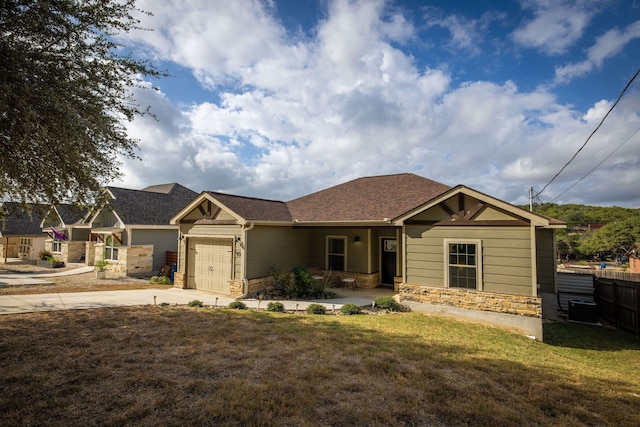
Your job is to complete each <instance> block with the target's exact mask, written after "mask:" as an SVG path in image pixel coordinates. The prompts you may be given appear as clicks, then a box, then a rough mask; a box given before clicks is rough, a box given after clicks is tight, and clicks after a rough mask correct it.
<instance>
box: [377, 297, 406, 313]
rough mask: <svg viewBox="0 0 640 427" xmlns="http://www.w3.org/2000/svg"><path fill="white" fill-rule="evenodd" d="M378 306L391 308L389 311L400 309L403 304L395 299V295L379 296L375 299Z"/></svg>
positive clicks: (386, 308)
mask: <svg viewBox="0 0 640 427" xmlns="http://www.w3.org/2000/svg"><path fill="white" fill-rule="evenodd" d="M375 303H376V307H378V308H379V309H381V310H389V311H400V310H401V308H402V307H401V305H400V303H399V302H398V301H396V300H394V299H393V297H379V298H376V300H375Z"/></svg>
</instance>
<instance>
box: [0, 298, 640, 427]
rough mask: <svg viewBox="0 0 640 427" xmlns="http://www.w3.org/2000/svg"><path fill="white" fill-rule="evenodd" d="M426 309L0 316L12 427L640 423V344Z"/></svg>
mask: <svg viewBox="0 0 640 427" xmlns="http://www.w3.org/2000/svg"><path fill="white" fill-rule="evenodd" d="M545 337H546V339H547V341H548V342H546V343H540V342H535V341H532V340H529V339H528V338H525V337H522V336H520V335H516V334H511V333H509V332H505V331H503V330H500V329H496V328H491V327H484V326H479V325H472V324H468V323H458V322H454V321H451V320H448V319H442V318H438V317H430V316H426V315H421V314H418V313H397V314H387V315H353V316H345V315H338V316H333V315H332V316H329V315H309V314H295V315H293V314H282V313H270V312H265V311H261V312H258V311H254V310H246V311H245V310H240V311H238V310H229V309H217V310H215V309H204V308H187V307H177V308H176V307H142V308H140V307H138V308H109V309H97V310H83V311H57V312H47V313H34V314H24V315H4V316H0V366H1V367H2V368H1V369H2V370H1V372H2V374H1V375H0V393H1V396H2V397H1V398H0V425H48V426H50V425H65V426H66V425H83V426H88V425H114V426H115V425H238V426H248V425H296V426H317V425H345V426H346V425H349V426H351V425H362V426H375V425H379V426H383V425H384V426H387V425H389V426H394V425H398V426H400V425H491V426H512V425H524V426H527V425H611V426H637V425H640V341H638V340H637V339H635V338H634V337H633V336H631V335H628V334H625V333H622V332H619V331H615V330H606V329H603V328H597V327H593V326H585V325H578V324H566V323H557V324H546V325H545Z"/></svg>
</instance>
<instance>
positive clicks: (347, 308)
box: [340, 302, 362, 315]
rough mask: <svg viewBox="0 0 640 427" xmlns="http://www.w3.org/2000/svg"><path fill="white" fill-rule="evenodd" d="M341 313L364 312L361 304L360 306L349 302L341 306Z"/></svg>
mask: <svg viewBox="0 0 640 427" xmlns="http://www.w3.org/2000/svg"><path fill="white" fill-rule="evenodd" d="M340 313H342V314H346V315H352V314H360V313H362V310H361V309H360V306H358V305H357V304H354V303H352V302H348V303H346V304H344V305H343V306H342V307H340Z"/></svg>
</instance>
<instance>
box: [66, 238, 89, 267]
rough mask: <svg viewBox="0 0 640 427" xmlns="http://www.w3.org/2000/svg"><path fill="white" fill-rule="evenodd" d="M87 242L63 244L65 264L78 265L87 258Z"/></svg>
mask: <svg viewBox="0 0 640 427" xmlns="http://www.w3.org/2000/svg"><path fill="white" fill-rule="evenodd" d="M86 243H87V242H63V243H62V260H63V261H64V262H71V263H78V262H82V261H83V258H84V257H85V244H86Z"/></svg>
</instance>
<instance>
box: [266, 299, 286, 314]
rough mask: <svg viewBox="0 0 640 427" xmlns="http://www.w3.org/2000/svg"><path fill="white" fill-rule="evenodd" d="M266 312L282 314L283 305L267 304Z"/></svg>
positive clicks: (279, 303)
mask: <svg viewBox="0 0 640 427" xmlns="http://www.w3.org/2000/svg"><path fill="white" fill-rule="evenodd" d="M267 311H273V312H275V313H284V304H283V303H281V302H276V301H271V302H270V303H269V304H267Z"/></svg>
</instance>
